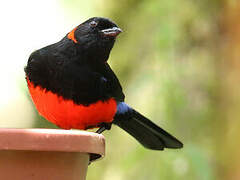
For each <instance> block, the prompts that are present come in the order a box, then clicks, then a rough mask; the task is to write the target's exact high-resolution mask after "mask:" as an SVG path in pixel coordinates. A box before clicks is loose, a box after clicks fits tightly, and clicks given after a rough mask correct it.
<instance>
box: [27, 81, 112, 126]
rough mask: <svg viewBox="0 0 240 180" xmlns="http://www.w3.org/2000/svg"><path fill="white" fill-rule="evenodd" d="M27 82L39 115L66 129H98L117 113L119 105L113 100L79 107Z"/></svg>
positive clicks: (110, 120)
mask: <svg viewBox="0 0 240 180" xmlns="http://www.w3.org/2000/svg"><path fill="white" fill-rule="evenodd" d="M27 82H28V88H29V92H30V94H31V97H32V100H33V102H34V104H35V106H36V108H37V110H38V112H39V114H41V115H42V116H43V117H45V118H46V119H47V120H48V121H50V122H52V123H54V124H56V125H57V126H59V127H61V128H64V129H86V128H88V127H96V126H98V125H99V124H100V123H102V122H106V123H110V122H112V121H113V117H114V115H115V113H116V111H117V103H116V101H115V100H114V99H113V98H111V99H109V100H107V101H104V102H102V101H98V102H96V103H94V104H91V105H89V106H84V105H77V104H75V103H74V102H73V101H71V100H64V99H63V98H62V97H61V96H58V95H56V94H54V93H52V92H51V91H46V89H43V88H41V87H39V86H36V87H34V85H33V84H32V83H31V82H30V81H29V80H28V79H27Z"/></svg>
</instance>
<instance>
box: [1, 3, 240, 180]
mask: <svg viewBox="0 0 240 180" xmlns="http://www.w3.org/2000/svg"><path fill="white" fill-rule="evenodd" d="M12 3H14V4H15V6H16V8H15V9H13V8H14V7H12V6H11V4H12ZM16 3H17V1H10V2H9V3H8V4H4V5H3V6H2V7H1V9H2V10H3V11H2V12H1V13H3V14H1V18H2V19H1V20H2V21H1V22H3V24H4V27H5V28H2V30H1V34H2V35H3V39H2V41H1V44H2V45H1V47H2V49H4V52H3V53H2V57H3V59H2V60H1V62H0V63H1V64H0V65H1V69H2V71H1V79H0V80H1V83H2V84H3V86H2V88H1V99H2V101H1V103H0V118H1V122H0V127H20V128H25V127H27V128H30V127H55V126H53V125H51V124H50V123H48V122H47V121H46V120H44V119H42V118H41V117H39V116H38V115H37V113H36V111H35V110H34V108H33V106H32V103H31V101H30V98H29V95H28V92H27V88H26V83H25V79H24V72H23V67H24V64H26V62H27V58H28V56H29V54H30V53H31V52H32V51H33V50H35V49H39V48H41V47H43V46H45V45H48V44H51V43H53V42H55V41H57V40H59V39H61V38H62V37H63V36H64V35H65V34H66V33H67V32H69V31H70V30H71V29H72V28H74V27H75V26H77V25H78V24H79V23H81V22H83V21H84V20H86V19H88V18H89V17H93V16H104V17H108V18H110V19H112V20H113V21H115V22H116V23H117V24H118V25H119V27H121V28H122V29H123V31H124V32H123V33H122V34H121V35H120V36H119V37H118V39H117V42H116V44H115V47H114V48H113V50H112V53H111V56H110V59H109V63H110V64H111V66H112V68H113V69H114V71H115V72H116V74H117V75H118V76H119V79H120V82H121V83H122V86H123V88H124V92H125V94H126V102H127V103H128V104H130V105H131V106H132V107H134V108H135V109H137V110H139V111H140V112H142V113H143V114H144V115H146V116H147V117H149V118H150V119H152V120H153V121H154V122H155V123H157V124H159V125H161V127H163V128H164V129H166V130H168V131H169V132H171V133H172V134H173V135H175V136H176V137H177V138H179V139H180V140H181V141H182V142H183V143H184V148H183V149H180V150H169V149H167V150H165V151H163V152H159V151H150V150H147V149H144V148H143V147H142V146H141V145H139V144H138V143H137V142H136V141H135V140H134V139H133V138H132V137H130V136H129V135H128V134H126V133H125V132H123V131H122V130H120V129H119V128H117V127H113V128H112V130H111V131H110V132H105V133H104V135H105V137H106V140H107V144H106V147H107V152H106V157H105V158H104V159H102V160H101V161H99V162H96V163H93V164H91V166H89V171H88V177H87V179H88V180H97V179H98V180H128V179H129V180H130V179H137V180H146V179H149V180H160V179H161V180H163V179H166V180H178V179H184V180H239V179H240V153H239V149H240V142H239V140H238V138H239V137H240V128H239V126H240V93H239V92H240V91H239V90H240V71H239V70H240V69H239V67H240V23H239V18H240V2H239V1H238V0H212V1H207V0H202V1H196V0H171V1H169V0H119V1H114V0H100V1H99V0H92V1H80V0H58V1H56V0H51V1H47V0H43V1H39V2H30V1H21V3H17V5H16ZM18 7H20V8H18ZM4 10H5V11H4ZM8 15H9V16H8Z"/></svg>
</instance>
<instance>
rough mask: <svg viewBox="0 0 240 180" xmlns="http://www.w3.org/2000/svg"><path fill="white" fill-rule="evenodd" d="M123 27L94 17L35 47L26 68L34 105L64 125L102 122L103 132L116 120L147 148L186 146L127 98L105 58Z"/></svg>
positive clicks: (84, 126) (86, 126)
mask: <svg viewBox="0 0 240 180" xmlns="http://www.w3.org/2000/svg"><path fill="white" fill-rule="evenodd" d="M121 32H122V30H121V29H120V28H119V27H118V26H117V25H116V24H115V23H114V22H113V21H111V20H109V19H106V18H101V17H93V18H90V19H88V20H87V21H85V22H83V23H82V24H80V25H78V26H77V27H76V28H74V29H73V30H72V31H71V32H69V33H68V34H67V35H66V36H65V37H64V38H63V39H62V40H60V41H59V42H57V43H55V44H52V45H49V46H46V47H44V48H42V49H39V50H36V51H35V52H33V53H32V54H31V55H30V57H29V59H28V63H27V66H26V67H25V73H26V80H27V84H28V88H29V92H30V95H31V97H32V100H33V102H34V104H35V106H36V109H37V110H38V112H39V114H40V115H42V116H43V117H44V118H46V119H47V120H48V121H50V122H52V123H54V124H56V125H57V126H59V127H61V128H63V129H82V130H86V129H89V128H95V127H98V128H99V129H98V130H97V132H98V133H102V132H103V131H104V130H106V129H108V130H109V129H110V128H111V125H112V124H115V125H117V126H119V127H120V128H122V129H124V130H125V131H126V132H128V133H129V134H130V135H132V136H133V137H134V138H135V139H136V140H137V141H139V142H140V143H141V144H142V145H143V146H144V147H146V148H149V149H154V150H163V149H164V148H182V147H183V144H182V143H181V142H180V141H179V140H177V139H176V138H175V137H173V136H172V135H170V134H169V133H167V132H166V131H165V130H163V129H162V128H160V127H159V126H157V125H156V124H154V123H153V122H151V121H150V120H148V119H147V118H146V117H144V116H143V115H141V114H140V113H139V112H137V111H136V110H134V109H133V108H131V107H130V106H128V105H127V104H126V103H125V102H124V97H125V96H124V94H123V91H122V87H121V85H120V83H119V80H118V78H117V77H116V75H115V74H114V72H113V71H112V69H111V67H110V66H109V64H108V63H107V60H108V57H109V54H110V51H111V49H112V48H113V45H114V42H115V40H116V37H117V36H118V34H119V33H121Z"/></svg>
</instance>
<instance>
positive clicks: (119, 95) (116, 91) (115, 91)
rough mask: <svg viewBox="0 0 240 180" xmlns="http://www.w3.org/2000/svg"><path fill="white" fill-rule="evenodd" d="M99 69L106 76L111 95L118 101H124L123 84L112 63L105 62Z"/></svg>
mask: <svg viewBox="0 0 240 180" xmlns="http://www.w3.org/2000/svg"><path fill="white" fill-rule="evenodd" d="M98 71H99V72H100V73H101V74H102V75H103V76H104V77H105V78H106V80H107V86H108V89H109V93H110V95H111V96H112V97H114V98H115V99H116V100H117V101H118V102H123V101H124V99H125V95H124V93H123V91H122V86H121V84H120V82H119V80H118V78H117V76H116V75H115V73H114V72H113V70H112V69H111V67H110V65H109V64H108V63H104V64H102V66H101V67H100V68H99V69H98Z"/></svg>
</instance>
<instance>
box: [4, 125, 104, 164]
mask: <svg viewBox="0 0 240 180" xmlns="http://www.w3.org/2000/svg"><path fill="white" fill-rule="evenodd" d="M0 150H29V151H60V152H82V153H90V160H91V161H93V160H96V159H99V158H102V157H104V155H105V138H104V136H103V135H101V134H97V133H93V132H87V131H80V130H63V129H34V128H32V129H15V128H0Z"/></svg>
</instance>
